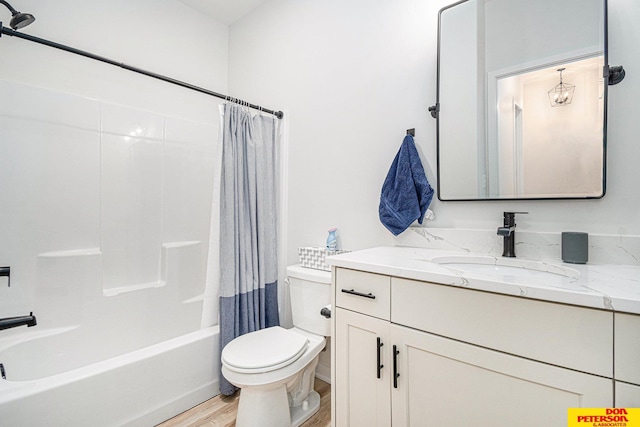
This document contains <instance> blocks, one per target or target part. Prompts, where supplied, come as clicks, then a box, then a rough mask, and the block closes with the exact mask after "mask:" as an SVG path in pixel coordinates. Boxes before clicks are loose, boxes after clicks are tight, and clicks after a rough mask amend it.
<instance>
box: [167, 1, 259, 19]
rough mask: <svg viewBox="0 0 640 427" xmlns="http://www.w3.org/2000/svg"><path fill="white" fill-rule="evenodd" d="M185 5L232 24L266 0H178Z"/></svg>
mask: <svg viewBox="0 0 640 427" xmlns="http://www.w3.org/2000/svg"><path fill="white" fill-rule="evenodd" d="M179 1H181V2H182V3H184V4H186V5H187V6H191V7H192V8H194V9H196V10H197V11H199V12H201V13H203V14H205V15H207V16H209V17H210V18H213V19H215V20H216V21H219V22H222V23H223V24H226V25H230V24H233V23H234V22H235V21H237V20H238V19H240V18H242V17H243V16H244V15H246V14H247V13H249V12H251V11H252V10H253V9H255V8H257V7H258V6H260V5H261V4H262V3H264V2H265V1H266V0H179Z"/></svg>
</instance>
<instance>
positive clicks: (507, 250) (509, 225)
mask: <svg viewBox="0 0 640 427" xmlns="http://www.w3.org/2000/svg"><path fill="white" fill-rule="evenodd" d="M527 213H529V212H504V226H502V227H498V236H503V237H504V247H503V250H502V256H504V257H510V258H515V256H516V250H515V243H516V233H515V231H516V214H527Z"/></svg>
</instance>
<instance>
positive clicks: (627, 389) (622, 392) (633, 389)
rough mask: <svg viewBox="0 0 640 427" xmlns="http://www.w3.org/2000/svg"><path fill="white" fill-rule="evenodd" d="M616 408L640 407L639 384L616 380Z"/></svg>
mask: <svg viewBox="0 0 640 427" xmlns="http://www.w3.org/2000/svg"><path fill="white" fill-rule="evenodd" d="M616 408H640V386H638V385H635V384H627V383H623V382H620V381H616Z"/></svg>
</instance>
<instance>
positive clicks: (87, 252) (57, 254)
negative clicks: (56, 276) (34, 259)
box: [38, 248, 102, 258]
mask: <svg viewBox="0 0 640 427" xmlns="http://www.w3.org/2000/svg"><path fill="white" fill-rule="evenodd" d="M93 255H102V251H101V250H100V248H88V249H75V250H71V251H54V252H43V253H40V254H38V256H39V257H42V258H62V257H77V256H93Z"/></svg>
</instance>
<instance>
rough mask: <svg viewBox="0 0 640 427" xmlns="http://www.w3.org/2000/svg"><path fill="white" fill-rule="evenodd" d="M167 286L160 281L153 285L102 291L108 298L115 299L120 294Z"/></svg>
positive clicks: (143, 284)
mask: <svg viewBox="0 0 640 427" xmlns="http://www.w3.org/2000/svg"><path fill="white" fill-rule="evenodd" d="M164 285H166V282H162V281H158V282H151V283H139V284H137V285H128V286H120V287H117V288H109V289H105V290H103V291H102V293H103V294H104V296H106V297H114V296H116V295H120V294H126V293H127V292H136V291H141V290H144V289H153V288H161V287H163V286H164Z"/></svg>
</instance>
